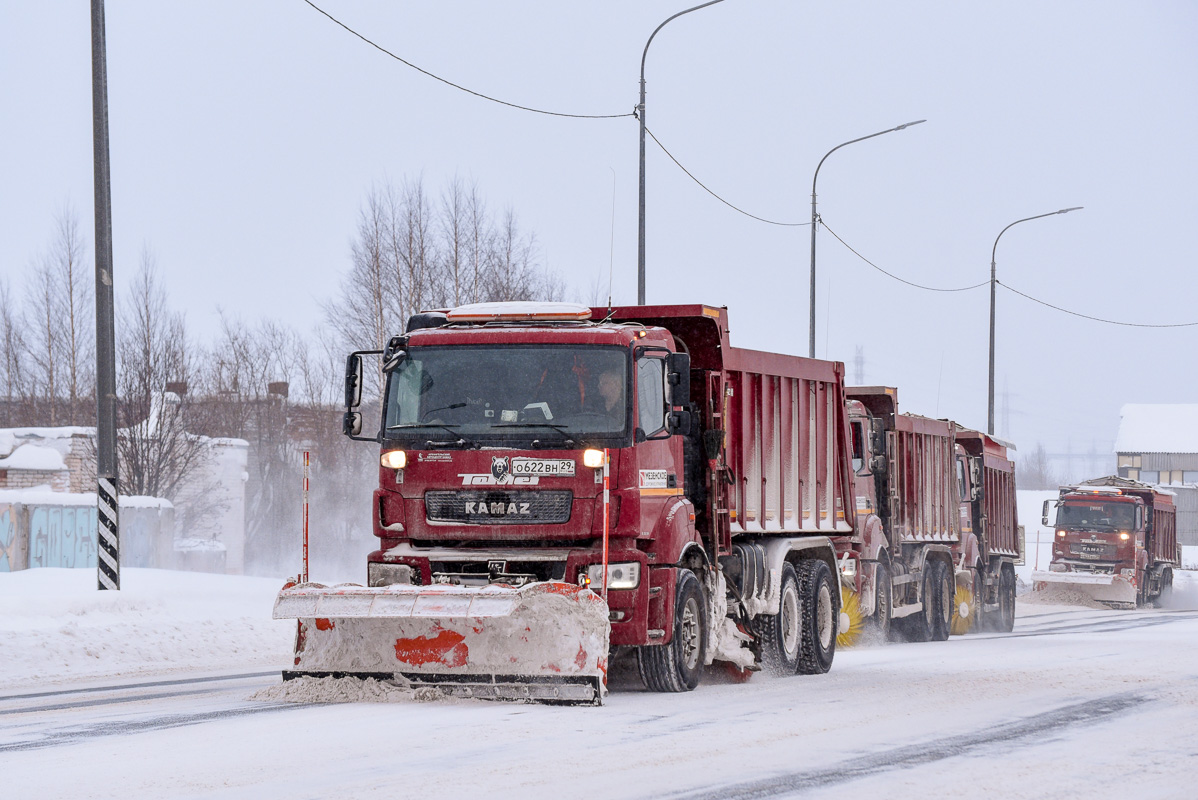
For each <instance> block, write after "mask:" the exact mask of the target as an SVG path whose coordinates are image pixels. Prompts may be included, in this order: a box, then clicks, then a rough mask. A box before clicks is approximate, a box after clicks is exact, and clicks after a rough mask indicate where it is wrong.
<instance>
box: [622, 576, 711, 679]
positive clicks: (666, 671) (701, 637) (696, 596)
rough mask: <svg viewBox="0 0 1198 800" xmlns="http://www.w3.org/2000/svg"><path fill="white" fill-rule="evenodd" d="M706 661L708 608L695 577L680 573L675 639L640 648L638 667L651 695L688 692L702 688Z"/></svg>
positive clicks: (675, 604) (675, 603) (676, 590)
mask: <svg viewBox="0 0 1198 800" xmlns="http://www.w3.org/2000/svg"><path fill="white" fill-rule="evenodd" d="M706 660H707V605H706V604H705V603H704V602H703V591H702V589H700V587H699V579H698V578H696V577H695V573H693V572H691V571H690V570H689V569H680V570H678V586H677V588H676V589H675V592H674V636H673V638H672V639H671V640H670V643H669V644H650V645H645V646H643V647H638V648H637V650H636V661H637V667H638V669H639V671H640V673H641V680H642V681H644V682H645V687H646V688H647V689H649V691H651V692H689V691H690V690H691V689H694V688H695V687H696V686H698V685H699V677H700V676H701V675H702V674H703V664H704V663H705V662H706Z"/></svg>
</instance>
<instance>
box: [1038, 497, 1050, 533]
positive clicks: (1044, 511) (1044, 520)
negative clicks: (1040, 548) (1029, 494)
mask: <svg viewBox="0 0 1198 800" xmlns="http://www.w3.org/2000/svg"><path fill="white" fill-rule="evenodd" d="M1051 502H1052V501H1051V500H1045V501H1044V506H1043V507H1042V508H1041V509H1040V524H1041V525H1043V526H1044V527H1045V528H1047V527H1048V504H1049V503H1051Z"/></svg>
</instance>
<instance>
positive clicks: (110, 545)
mask: <svg viewBox="0 0 1198 800" xmlns="http://www.w3.org/2000/svg"><path fill="white" fill-rule="evenodd" d="M91 23H92V25H91V28H92V160H93V162H94V163H93V168H94V172H95V178H94V182H95V186H94V190H95V198H96V199H95V205H96V208H95V212H96V582H97V588H98V589H101V590H105V589H107V590H119V589H120V588H121V553H120V501H119V497H120V493H119V488H120V483H119V481H118V479H117V453H116V357H115V348H116V345H115V342H116V333H115V327H114V323H113V310H112V309H113V303H112V191H111V188H110V187H111V184H110V178H109V161H108V55H107V47H106V44H105V36H104V0H92V3H91Z"/></svg>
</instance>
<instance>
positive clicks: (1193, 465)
mask: <svg viewBox="0 0 1198 800" xmlns="http://www.w3.org/2000/svg"><path fill="white" fill-rule="evenodd" d="M1115 455H1116V457H1117V459H1118V461H1117V463H1118V468H1119V477H1121V478H1131V479H1132V480H1137V481H1142V482H1144V483H1152V484H1158V485H1164V486H1168V487H1169V488H1170V490H1172V491H1173V492H1174V494H1175V495H1176V497H1175V498H1174V502H1175V503H1176V504H1177V538H1178V540H1179V541H1180V542H1181V543H1182V544H1183V545H1189V546H1194V545H1198V403H1127V404H1125V405H1124V406H1123V408H1122V409H1121V410H1120V412H1119V434H1118V435H1117V436H1116V437H1115Z"/></svg>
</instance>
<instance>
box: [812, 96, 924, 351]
mask: <svg viewBox="0 0 1198 800" xmlns="http://www.w3.org/2000/svg"><path fill="white" fill-rule="evenodd" d="M921 122H927V120H926V119H919V120H916V121H915V122H905V123H903V124H902V125H899V126H898V127H897V128H887V129H886V130H884V131H878V132H877V133H871V134H870V135H869V136H862V137H861V138H859V139H850V140H849V141H847V142H843V143H842V144H838V145H836V146H835V147H833V148H832V149H831V150H829V151H828V152H827V153H825V154H824V157H823V158H821V159H820V160H819V164H817V165H816V167H815V177H814V178H812V179H811V335H810V346H809V347H808V348H807V355H808V357H810V358H815V229H816V227H817V225H818V223H819V213H818V212H817V211H816V205H815V182H816V181H818V180H819V168H820V167H822V166H823V165H824V162H825V161H827V160H828V156H830V155H832V154H833V153H835V152H836V151H837V150H839V149H840V148H842V147H845V146H847V145H850V144H856V143H857V142H864V141H865V140H866V139H872V138H874V137H875V136H881V135H882V134H884V133H894V132H895V131H901V130H902V129H903V128H910V127H911V126H912V125H918V124H920V123H921Z"/></svg>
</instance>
